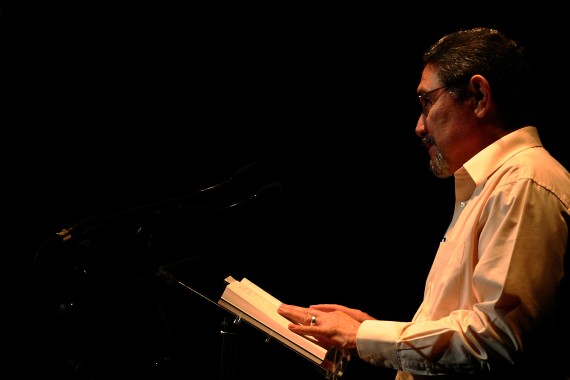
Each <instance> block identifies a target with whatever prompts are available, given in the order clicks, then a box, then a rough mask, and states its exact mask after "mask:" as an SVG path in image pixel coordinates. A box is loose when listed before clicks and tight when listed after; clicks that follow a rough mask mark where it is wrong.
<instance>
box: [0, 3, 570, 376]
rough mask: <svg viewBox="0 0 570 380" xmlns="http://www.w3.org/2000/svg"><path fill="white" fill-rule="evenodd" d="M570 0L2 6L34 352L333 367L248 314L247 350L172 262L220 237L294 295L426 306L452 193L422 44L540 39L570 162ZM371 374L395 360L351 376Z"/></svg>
mask: <svg viewBox="0 0 570 380" xmlns="http://www.w3.org/2000/svg"><path fill="white" fill-rule="evenodd" d="M479 13H481V12H479ZM561 14H562V13H561V12H558V11H557V10H556V9H548V10H545V11H544V12H541V11H540V10H537V9H536V8H534V7H533V9H532V10H531V9H518V10H517V12H514V11H513V10H512V9H509V10H508V11H506V10H505V11H501V10H494V11H493V12H492V15H491V16H473V15H456V16H454V17H449V16H443V15H440V14H438V13H436V12H433V14H426V13H423V14H422V15H421V16H420V15H415V14H413V13H412V14H410V10H408V9H405V10H399V11H391V12H386V11H383V10H372V9H356V8H353V9H342V8H336V9H335V8H326V9H307V8H303V9H301V8H300V9H295V8H285V7H284V8H280V7H278V6H271V7H267V6H266V7H261V8H257V7H255V8H254V7H253V6H251V7H245V6H240V7H237V6H235V7H231V8H230V7H222V6H219V7H214V6H212V7H205V6H194V7H191V6H184V7H183V6H179V7H175V8H167V7H156V6H154V7H143V6H140V5H138V6H126V5H123V6H112V7H111V6H107V7H104V8H95V7H93V8H92V7H90V6H86V5H81V6H74V7H71V8H69V7H59V6H45V7H39V8H33V9H8V8H5V9H3V13H2V19H1V21H2V28H3V29H2V34H3V37H2V42H3V46H4V49H3V51H4V53H5V59H3V60H4V61H5V62H7V63H8V64H9V65H8V66H7V69H6V70H5V75H4V77H5V79H6V80H5V84H6V86H5V88H7V89H8V91H7V92H6V94H7V95H8V96H7V97H6V102H5V107H4V108H5V109H4V114H5V115H10V116H11V117H10V118H6V120H8V121H7V122H6V123H5V124H6V125H4V127H5V128H4V130H5V136H6V138H5V140H4V141H5V146H6V149H5V150H6V151H9V152H11V153H10V155H9V157H8V158H7V159H6V160H5V164H6V173H7V174H8V181H6V187H7V188H8V190H9V191H8V195H6V198H5V200H6V207H7V209H8V210H9V211H10V213H9V214H8V215H9V218H8V222H9V223H8V224H9V226H10V227H13V229H12V228H10V229H8V232H9V239H7V247H10V248H9V249H6V252H7V254H6V256H8V257H7V258H8V262H9V263H10V268H13V270H9V272H10V273H9V274H10V276H7V278H8V280H9V282H10V284H9V285H10V286H8V287H7V289H9V293H10V294H12V295H14V294H16V295H17V297H16V299H15V302H16V303H15V305H16V306H14V307H13V309H16V310H17V311H18V313H13V315H15V316H16V318H17V323H16V325H15V326H17V327H16V328H14V329H13V332H15V335H16V338H17V339H16V341H15V345H14V347H15V349H14V350H13V352H14V353H15V355H16V357H17V359H18V360H17V361H15V363H17V364H18V367H17V368H18V370H19V371H22V372H26V371H28V370H32V371H33V372H34V373H37V374H43V375H45V374H52V375H56V376H59V377H60V378H71V379H75V378H97V379H98V378H112V377H115V376H117V377H118V376H119V375H125V374H128V375H136V376H139V377H144V376H148V377H151V378H173V379H174V378H184V379H187V378H212V379H214V378H219V371H220V370H221V369H224V368H226V369H227V368H230V369H231V368H234V367H233V364H231V363H228V360H227V359H224V358H225V356H223V355H222V354H223V353H226V354H228V353H229V354H230V355H229V357H230V358H232V359H235V360H236V361H237V365H236V367H235V371H233V372H234V373H235V376H236V377H235V378H247V379H257V378H266V377H270V378H290V377H291V376H300V377H301V378H315V379H317V378H322V376H321V375H320V374H318V373H316V372H315V371H314V368H312V367H311V366H310V365H308V364H307V363H304V361H303V360H302V359H301V358H299V357H297V356H296V355H293V354H292V353H291V352H289V351H287V350H285V349H284V348H283V347H281V346H280V345H278V344H275V343H273V342H269V343H265V341H264V340H265V337H264V336H263V335H262V334H261V333H259V332H258V331H254V330H253V328H250V327H248V326H241V327H239V329H238V331H239V332H238V335H239V343H238V344H237V347H236V348H235V349H231V347H229V346H228V345H227V341H226V343H224V342H223V341H222V338H221V335H220V333H219V332H220V328H221V324H222V323H224V322H226V321H227V320H228V317H229V316H228V315H227V314H225V313H224V312H222V311H221V310H219V309H218V308H217V307H215V306H214V305H211V304H209V303H207V302H204V300H203V299H201V298H200V297H197V296H196V295H194V294H190V293H188V292H186V291H184V290H182V289H178V288H176V287H173V286H170V284H165V283H164V282H163V281H161V280H159V279H156V278H155V276H154V275H155V272H156V269H157V268H158V267H159V266H161V265H164V264H168V263H171V262H174V261H176V260H178V259H181V258H185V257H191V256H201V257H204V258H206V259H207V260H208V261H210V262H211V263H212V264H214V266H216V267H217V268H218V269H220V270H221V271H222V272H223V273H227V274H232V275H233V276H234V277H238V278H240V277H242V276H246V277H248V278H249V279H251V280H253V281H254V282H256V283H258V285H261V286H262V287H263V288H265V289H266V290H268V291H269V292H271V293H272V294H274V295H275V296H277V297H278V298H280V299H281V300H282V301H284V302H288V303H293V304H298V305H308V304H310V303H328V302H331V303H342V304H345V305H347V306H352V307H355V308H360V309H362V310H365V311H367V312H368V313H370V314H372V315H374V316H376V317H378V318H383V319H397V320H408V319H410V318H411V317H412V315H413V313H414V312H415V309H416V307H417V305H418V304H419V302H420V300H421V296H422V292H423V281H424V278H425V276H426V274H427V271H428V269H429V265H430V263H431V260H432V258H433V255H434V253H435V251H436V248H437V244H438V242H439V240H440V238H441V236H442V234H443V232H444V230H445V227H446V225H447V223H448V220H449V218H450V216H451V212H452V205H453V183H452V182H450V181H442V180H438V179H435V178H433V176H432V175H431V174H430V173H429V171H428V167H427V161H428V158H427V154H426V152H425V150H424V149H423V147H421V145H420V143H419V140H418V139H417V137H416V136H415V135H414V127H415V123H416V120H417V117H418V115H419V111H420V109H419V105H418V102H417V97H416V95H415V90H416V86H417V83H418V82H419V78H420V74H421V66H420V60H421V52H422V51H423V50H424V49H425V48H426V47H427V46H428V44H431V43H433V42H435V40H436V39H437V38H439V37H440V36H441V35H443V34H444V33H447V32H450V31H452V30H455V29H459V28H468V27H472V26H479V25H483V26H492V27H498V28H499V29H502V30H503V31H505V32H506V33H507V34H509V35H511V36H512V37H514V38H517V39H518V40H520V41H521V42H522V43H523V44H524V45H526V46H527V47H528V49H529V53H530V55H531V58H532V60H533V63H534V65H535V66H536V67H535V68H536V71H537V73H538V79H539V82H538V90H539V91H538V101H537V103H536V105H535V106H536V110H537V111H538V112H537V114H538V115H539V117H538V121H537V125H538V127H539V128H540V132H541V136H542V138H543V142H544V143H545V145H546V147H547V148H548V149H549V150H550V151H551V152H552V154H553V155H555V156H556V157H558V158H559V159H560V160H561V161H562V162H563V163H564V164H565V165H566V166H567V167H569V166H570V156H569V154H568V150H567V148H566V146H565V145H566V137H567V136H568V132H567V128H566V123H565V116H566V115H565V114H564V113H563V111H564V110H565V109H566V108H565V105H566V102H567V96H566V94H565V93H564V89H567V88H568V75H566V72H565V71H564V70H563V69H565V67H563V63H564V62H565V61H564V60H563V59H562V49H561V48H560V47H559V46H565V45H564V44H565V39H566V37H567V36H566V34H567V33H566V32H565V31H564V27H565V25H564V24H563V22H562V21H561V20H560V19H561V16H560V15H561ZM563 31H564V32H563ZM236 171H238V172H239V173H240V174H239V175H237V176H236V177H235V181H230V179H231V178H233V175H234V174H235V173H236ZM222 183H223V185H221V186H220V187H217V188H215V189H211V190H205V189H208V188H209V187H210V186H213V185H216V184H222ZM202 190H204V191H202ZM236 203H237V205H236V206H231V205H234V204H236ZM229 206H231V207H229ZM100 218H102V219H100ZM71 226H76V230H75V232H74V234H73V235H72V236H73V238H72V239H70V240H68V241H65V242H64V241H63V240H62V239H61V238H59V237H58V236H57V235H56V233H58V232H60V231H62V230H63V229H66V228H69V227H71ZM12 259H15V260H14V264H12ZM230 372H231V371H230ZM363 376H369V377H370V378H392V377H393V372H391V371H387V370H384V369H379V368H374V367H372V366H370V365H368V364H364V363H362V362H359V361H358V360H353V361H352V362H351V364H350V365H349V368H348V371H347V373H346V374H345V375H344V377H345V378H347V379H355V378H362V377H363Z"/></svg>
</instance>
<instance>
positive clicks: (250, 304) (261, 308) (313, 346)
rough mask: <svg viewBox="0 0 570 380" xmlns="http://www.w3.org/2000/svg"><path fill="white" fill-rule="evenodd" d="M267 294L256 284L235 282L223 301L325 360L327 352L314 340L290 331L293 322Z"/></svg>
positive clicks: (227, 288) (223, 296)
mask: <svg viewBox="0 0 570 380" xmlns="http://www.w3.org/2000/svg"><path fill="white" fill-rule="evenodd" d="M267 294H268V293H267V292H265V291H264V290H262V289H260V288H259V287H257V286H256V285H255V284H253V285H252V283H251V282H250V281H246V282H245V283H243V282H241V281H234V282H232V283H230V284H228V285H227V286H226V290H225V291H224V293H223V294H222V299H223V300H225V301H227V302H229V303H230V304H232V305H234V306H235V307H236V308H237V309H239V310H241V311H243V312H245V313H247V314H248V315H250V316H251V317H253V318H255V319H256V320H258V321H260V322H261V323H263V324H264V325H265V326H267V327H269V328H271V329H272V330H273V331H275V332H277V333H278V334H279V335H281V336H284V337H286V338H287V339H288V340H289V341H291V342H293V343H295V344H296V345H298V346H300V347H302V348H303V349H305V350H307V351H308V352H310V353H312V354H314V355H316V356H318V357H320V358H321V359H324V358H325V356H326V353H327V350H326V349H325V348H324V347H322V346H320V345H318V344H317V343H316V342H315V341H314V338H312V337H308V336H307V337H304V336H301V335H299V334H296V333H294V332H293V331H291V330H289V327H288V326H289V324H290V323H291V321H289V320H288V319H287V318H285V317H283V316H282V315H281V314H279V313H278V312H277V308H278V307H279V305H280V304H281V302H279V301H278V300H277V299H276V298H275V297H273V296H269V297H268V298H265V297H264V296H265V295H267Z"/></svg>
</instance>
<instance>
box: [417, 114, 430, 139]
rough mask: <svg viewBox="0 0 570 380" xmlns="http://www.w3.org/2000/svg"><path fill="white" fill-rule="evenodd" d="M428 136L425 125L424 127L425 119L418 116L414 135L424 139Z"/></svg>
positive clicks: (421, 115) (422, 116)
mask: <svg viewBox="0 0 570 380" xmlns="http://www.w3.org/2000/svg"><path fill="white" fill-rule="evenodd" d="M427 134H428V132H427V129H426V125H425V117H424V115H423V114H420V117H419V118H418V122H417V124H416V135H417V136H418V137H424V136H426V135H427Z"/></svg>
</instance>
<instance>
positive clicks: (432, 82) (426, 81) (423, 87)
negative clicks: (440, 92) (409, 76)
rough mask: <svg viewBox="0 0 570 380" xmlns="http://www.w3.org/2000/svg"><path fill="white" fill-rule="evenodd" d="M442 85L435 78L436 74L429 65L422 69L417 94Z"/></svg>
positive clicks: (436, 77) (437, 78)
mask: <svg viewBox="0 0 570 380" xmlns="http://www.w3.org/2000/svg"><path fill="white" fill-rule="evenodd" d="M441 86H442V83H441V81H440V80H439V77H438V76H437V72H436V71H435V69H434V68H433V66H431V65H427V66H426V67H424V69H423V71H422V77H421V79H420V84H419V85H418V90H417V91H418V94H421V93H423V92H428V91H430V90H432V89H434V88H437V87H441Z"/></svg>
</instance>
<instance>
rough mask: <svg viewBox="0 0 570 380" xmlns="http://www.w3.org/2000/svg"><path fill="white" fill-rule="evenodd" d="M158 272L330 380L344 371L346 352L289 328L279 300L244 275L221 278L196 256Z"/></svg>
mask: <svg viewBox="0 0 570 380" xmlns="http://www.w3.org/2000/svg"><path fill="white" fill-rule="evenodd" d="M158 274H159V275H160V276H161V277H163V278H164V279H166V280H167V281H169V282H172V283H175V284H179V285H182V286H184V287H185V288H187V289H189V290H191V291H192V292H194V293H196V294H198V295H200V296H201V297H203V298H204V299H206V300H207V301H209V302H212V303H214V304H217V305H218V306H220V307H221V308H222V309H224V310H226V311H229V312H230V313H232V314H233V315H235V316H236V317H237V318H238V320H237V321H238V322H239V321H240V320H244V321H246V322H247V323H249V324H250V325H252V326H254V327H256V328H257V329H258V330H261V331H262V332H263V333H265V334H267V338H268V339H269V338H271V339H275V340H277V341H278V342H280V343H282V344H283V345H285V346H286V347H288V348H290V349H292V350H293V351H295V352H296V353H298V354H299V355H301V356H302V357H304V358H306V359H308V360H310V361H311V362H312V363H313V364H316V365H317V366H318V368H320V369H321V370H322V371H323V372H324V374H325V377H326V378H327V379H333V380H334V379H336V378H338V377H340V376H342V374H343V373H344V370H345V368H346V366H347V365H348V361H349V360H350V355H349V354H348V353H345V352H343V351H342V350H340V349H338V348H336V347H333V348H331V349H329V350H327V349H326V348H324V347H322V346H320V345H319V344H318V343H317V340H316V339H315V338H313V337H311V336H303V335H299V334H296V333H294V332H293V331H291V330H289V327H288V326H289V324H290V323H291V321H289V320H288V319H287V318H285V317H283V316H282V315H280V314H279V313H278V312H277V308H278V307H279V305H281V301H279V300H278V299H277V298H275V297H273V296H272V295H271V294H269V293H268V292H266V291H265V290H263V289H262V288H260V287H259V286H257V285H256V284H254V283H253V282H252V281H250V280H248V279H247V278H243V279H242V280H241V281H238V280H236V279H235V278H233V277H232V276H227V277H226V278H225V280H224V278H223V276H219V273H218V272H217V271H214V270H213V269H212V268H210V267H209V266H208V265H206V263H204V262H203V261H202V260H201V258H200V257H192V258H190V259H186V260H182V261H180V262H177V263H173V264H170V265H166V266H162V267H160V268H159V272H158ZM220 295H221V296H220ZM216 300H217V301H216Z"/></svg>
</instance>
